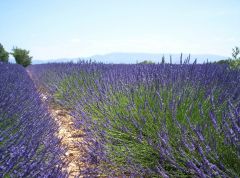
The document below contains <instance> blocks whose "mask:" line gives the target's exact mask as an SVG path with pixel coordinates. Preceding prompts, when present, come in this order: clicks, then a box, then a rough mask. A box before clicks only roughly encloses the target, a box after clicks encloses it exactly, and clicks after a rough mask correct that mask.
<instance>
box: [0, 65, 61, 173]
mask: <svg viewBox="0 0 240 178" xmlns="http://www.w3.org/2000/svg"><path fill="white" fill-rule="evenodd" d="M0 71H1V74H0V76H1V77H0V177H49V176H53V177H62V176H64V174H63V173H62V172H61V168H62V162H61V159H60V156H61V154H62V150H61V148H60V147H59V139H58V138H56V136H55V132H56V129H57V126H56V125H55V123H54V120H53V119H52V118H51V116H50V115H49V113H48V110H47V108H46V106H44V105H43V104H42V102H41V99H40V96H39V94H38V93H37V90H36V88H35V86H34V84H33V82H32V81H31V79H30V78H29V76H28V74H27V72H26V70H25V69H24V68H23V67H22V66H20V65H15V64H0Z"/></svg>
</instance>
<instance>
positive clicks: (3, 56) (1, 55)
mask: <svg viewBox="0 0 240 178" xmlns="http://www.w3.org/2000/svg"><path fill="white" fill-rule="evenodd" d="M8 57H9V54H8V52H7V51H5V49H4V48H3V45H2V44H1V43H0V61H2V62H8Z"/></svg>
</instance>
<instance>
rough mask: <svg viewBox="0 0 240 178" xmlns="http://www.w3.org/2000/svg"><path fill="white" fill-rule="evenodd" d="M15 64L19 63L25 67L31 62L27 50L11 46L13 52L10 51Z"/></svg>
mask: <svg viewBox="0 0 240 178" xmlns="http://www.w3.org/2000/svg"><path fill="white" fill-rule="evenodd" d="M11 54H12V55H13V56H14V58H15V60H16V63H17V64H21V65H22V66H24V67H27V66H28V65H30V64H31V63H32V57H31V56H29V51H27V50H25V49H21V48H17V47H16V48H13V53H11Z"/></svg>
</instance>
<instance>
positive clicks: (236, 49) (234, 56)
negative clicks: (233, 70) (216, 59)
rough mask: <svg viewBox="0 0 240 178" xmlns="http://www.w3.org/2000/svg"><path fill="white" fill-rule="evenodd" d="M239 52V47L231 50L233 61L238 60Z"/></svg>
mask: <svg viewBox="0 0 240 178" xmlns="http://www.w3.org/2000/svg"><path fill="white" fill-rule="evenodd" d="M239 53H240V51H239V47H237V46H236V47H235V48H233V49H232V57H233V59H234V60H236V59H238V55H239Z"/></svg>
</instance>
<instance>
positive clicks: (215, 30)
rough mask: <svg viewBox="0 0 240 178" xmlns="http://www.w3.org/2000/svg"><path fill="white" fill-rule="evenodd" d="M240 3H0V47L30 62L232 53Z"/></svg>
mask: <svg viewBox="0 0 240 178" xmlns="http://www.w3.org/2000/svg"><path fill="white" fill-rule="evenodd" d="M239 9H240V0H201V1H200V0H184V1H181V0H168V1H167V0H165V1H163V0H2V1H1V3H0V17H1V27H0V43H2V44H3V46H4V47H5V48H6V49H7V50H8V51H10V50H11V49H12V47H13V46H18V47H21V48H25V49H28V50H30V54H31V55H32V56H33V57H34V59H40V60H44V59H56V58H65V57H67V58H73V57H84V56H91V55H95V54H106V53H111V52H146V53H180V52H183V53H192V54H218V55H225V56H230V55H231V49H232V48H233V47H234V46H240V31H239V29H240V23H239V19H240V10H239Z"/></svg>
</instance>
